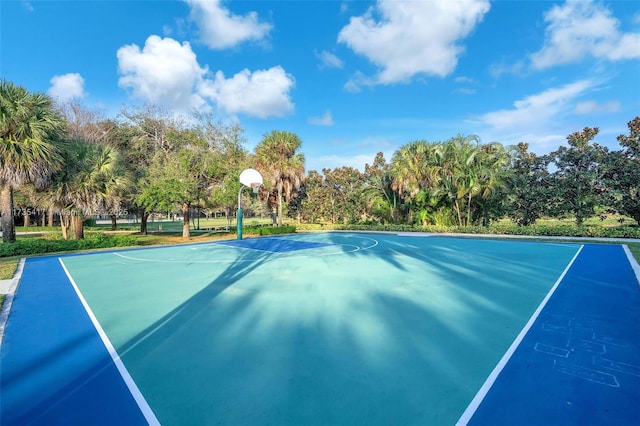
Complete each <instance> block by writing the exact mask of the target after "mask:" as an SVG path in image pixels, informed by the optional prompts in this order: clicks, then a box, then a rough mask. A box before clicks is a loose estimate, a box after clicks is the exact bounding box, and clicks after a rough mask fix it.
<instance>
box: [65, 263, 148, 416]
mask: <svg viewBox="0 0 640 426" xmlns="http://www.w3.org/2000/svg"><path fill="white" fill-rule="evenodd" d="M58 260H59V261H60V264H61V265H62V269H64V273H65V274H67V278H68V279H69V282H71V285H72V286H73V289H74V290H75V292H76V294H77V295H78V298H79V299H80V302H81V303H82V306H84V309H85V311H87V314H88V315H89V318H90V319H91V322H92V323H93V326H94V327H95V329H96V331H97V332H98V335H100V339H101V340H102V343H103V344H104V346H105V348H106V349H107V352H109V355H110V356H111V359H112V360H113V363H114V364H115V366H116V368H117V369H118V371H119V372H120V376H122V379H123V380H124V382H125V384H126V385H127V388H129V392H131V395H132V396H133V399H135V401H136V403H137V404H138V407H139V408H140V411H141V412H142V414H143V415H144V418H145V419H146V420H147V423H149V425H153V426H155V425H160V422H159V421H158V418H157V417H156V415H155V414H154V413H153V410H151V407H150V406H149V404H148V403H147V400H146V399H145V398H144V396H143V395H142V392H140V389H138V386H137V385H136V383H135V382H134V381H133V377H131V374H129V371H127V367H125V366H124V363H123V362H122V360H121V359H120V356H119V355H118V352H116V349H115V348H114V347H113V345H112V344H111V341H110V340H109V337H107V334H106V333H105V331H104V329H103V328H102V326H101V325H100V323H99V322H98V319H97V318H96V316H95V315H94V314H93V311H92V310H91V308H90V307H89V304H88V303H87V301H86V300H85V298H84V296H82V293H80V289H79V288H78V286H77V285H76V282H75V281H74V280H73V277H71V274H69V271H68V270H67V267H66V266H65V264H64V262H63V261H62V258H58Z"/></svg>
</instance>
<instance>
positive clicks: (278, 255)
mask: <svg viewBox="0 0 640 426" xmlns="http://www.w3.org/2000/svg"><path fill="white" fill-rule="evenodd" d="M360 238H362V239H364V240H369V241H372V243H371V245H369V246H358V245H355V244H341V243H327V244H328V246H336V247H348V248H347V249H345V250H341V251H333V252H328V253H316V252H313V253H312V254H294V255H291V254H289V252H275V251H268V250H256V249H253V248H251V247H242V246H235V245H233V244H223V243H218V242H215V243H212V244H217V245H219V246H224V247H225V248H227V247H231V248H234V249H237V250H240V251H260V252H262V253H267V255H268V256H270V257H255V258H250V259H223V260H190V259H185V260H174V259H146V258H143V257H135V256H128V255H125V254H122V253H118V252H113V253H112V254H113V255H114V256H118V257H121V258H123V259H127V260H134V261H138V262H152V263H239V262H256V261H265V260H268V261H274V260H291V259H308V258H312V257H322V256H337V255H343V254H347V253H355V252H358V251H363V250H369V249H371V248H374V247H375V246H377V245H378V244H379V241H378V240H375V239H373V238H365V237H360ZM296 241H298V240H296ZM303 242H304V241H303ZM314 242H315V241H314ZM178 247H179V246H178ZM165 248H166V247H165ZM171 248H173V247H171ZM314 248H316V247H313V248H309V249H303V250H313V249H314ZM141 250H144V249H140V250H139V251H141Z"/></svg>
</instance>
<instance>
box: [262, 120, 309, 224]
mask: <svg viewBox="0 0 640 426" xmlns="http://www.w3.org/2000/svg"><path fill="white" fill-rule="evenodd" d="M301 145H302V141H301V140H300V138H299V137H298V135H296V134H294V133H289V132H284V131H277V130H274V131H272V132H271V133H269V134H267V135H264V137H263V138H262V141H261V142H260V143H259V144H258V146H257V147H256V159H257V163H258V164H257V166H256V167H257V168H258V170H259V171H260V172H261V173H262V174H263V177H264V178H265V183H267V185H266V186H267V187H268V188H270V189H271V190H273V191H275V192H276V197H277V198H276V200H277V201H276V204H277V208H278V225H279V226H282V201H283V200H284V201H285V202H288V201H289V199H290V198H291V195H292V194H293V192H294V191H296V190H298V189H300V185H301V184H302V180H303V179H304V155H303V154H302V153H296V151H297V150H298V149H299V148H300V146H301Z"/></svg>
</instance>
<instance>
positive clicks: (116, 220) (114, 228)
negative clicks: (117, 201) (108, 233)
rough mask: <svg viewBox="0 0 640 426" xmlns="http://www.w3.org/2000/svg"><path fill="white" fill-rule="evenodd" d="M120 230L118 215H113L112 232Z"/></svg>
mask: <svg viewBox="0 0 640 426" xmlns="http://www.w3.org/2000/svg"><path fill="white" fill-rule="evenodd" d="M116 229H118V218H117V216H116V215H111V230H112V231H115V230H116Z"/></svg>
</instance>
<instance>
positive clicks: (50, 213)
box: [48, 206, 62, 227]
mask: <svg viewBox="0 0 640 426" xmlns="http://www.w3.org/2000/svg"><path fill="white" fill-rule="evenodd" d="M48 220H49V226H51V227H53V206H51V207H49V218H48ZM60 220H62V218H60Z"/></svg>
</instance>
